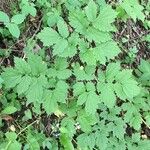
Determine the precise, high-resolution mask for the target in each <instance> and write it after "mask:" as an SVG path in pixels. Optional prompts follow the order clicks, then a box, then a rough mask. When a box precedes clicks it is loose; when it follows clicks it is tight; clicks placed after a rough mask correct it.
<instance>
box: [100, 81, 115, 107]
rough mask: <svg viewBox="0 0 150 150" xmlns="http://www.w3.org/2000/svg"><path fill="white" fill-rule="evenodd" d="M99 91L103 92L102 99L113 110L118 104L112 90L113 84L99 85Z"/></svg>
mask: <svg viewBox="0 0 150 150" xmlns="http://www.w3.org/2000/svg"><path fill="white" fill-rule="evenodd" d="M98 90H99V91H100V92H101V94H100V99H101V101H102V102H104V104H105V105H106V106H107V107H109V108H113V107H114V106H115V102H116V95H115V93H114V90H113V88H112V84H110V83H103V84H102V83H99V84H98Z"/></svg>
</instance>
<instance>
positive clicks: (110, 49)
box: [94, 41, 120, 64]
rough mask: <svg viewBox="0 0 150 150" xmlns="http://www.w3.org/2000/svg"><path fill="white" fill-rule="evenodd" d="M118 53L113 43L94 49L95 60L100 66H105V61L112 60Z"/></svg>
mask: <svg viewBox="0 0 150 150" xmlns="http://www.w3.org/2000/svg"><path fill="white" fill-rule="evenodd" d="M119 53H120V49H119V47H118V46H117V44H116V43H115V42H114V41H108V42H106V43H103V44H100V45H98V46H97V47H96V48H94V55H95V58H96V60H97V61H99V62H100V63H101V64H105V63H106V61H107V60H109V59H113V58H114V57H115V56H117V55H118V54H119Z"/></svg>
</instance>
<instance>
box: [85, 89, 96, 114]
mask: <svg viewBox="0 0 150 150" xmlns="http://www.w3.org/2000/svg"><path fill="white" fill-rule="evenodd" d="M98 103H99V97H98V95H97V94H96V93H95V92H94V91H91V92H89V93H88V96H87V100H86V104H85V111H86V112H87V113H89V114H95V113H96V110H97V108H98Z"/></svg>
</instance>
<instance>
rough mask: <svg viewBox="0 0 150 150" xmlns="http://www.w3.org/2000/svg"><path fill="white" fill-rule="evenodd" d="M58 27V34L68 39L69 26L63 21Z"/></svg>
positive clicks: (59, 21) (60, 20) (61, 20)
mask: <svg viewBox="0 0 150 150" xmlns="http://www.w3.org/2000/svg"><path fill="white" fill-rule="evenodd" d="M57 27H58V32H59V33H60V35H61V36H62V37H63V38H67V37H68V36H69V31H68V27H67V24H66V23H65V21H64V20H63V19H59V20H58V22H57Z"/></svg>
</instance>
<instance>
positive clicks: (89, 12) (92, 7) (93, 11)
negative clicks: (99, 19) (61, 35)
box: [85, 0, 97, 22]
mask: <svg viewBox="0 0 150 150" xmlns="http://www.w3.org/2000/svg"><path fill="white" fill-rule="evenodd" d="M85 13H86V16H87V18H88V20H89V21H91V22H93V21H94V20H95V19H96V15H97V5H96V4H95V2H94V1H93V0H90V1H89V3H88V5H87V6H86V8H85Z"/></svg>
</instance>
